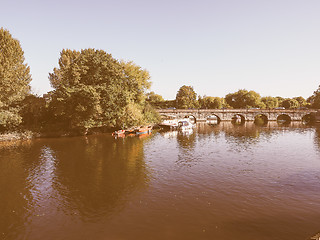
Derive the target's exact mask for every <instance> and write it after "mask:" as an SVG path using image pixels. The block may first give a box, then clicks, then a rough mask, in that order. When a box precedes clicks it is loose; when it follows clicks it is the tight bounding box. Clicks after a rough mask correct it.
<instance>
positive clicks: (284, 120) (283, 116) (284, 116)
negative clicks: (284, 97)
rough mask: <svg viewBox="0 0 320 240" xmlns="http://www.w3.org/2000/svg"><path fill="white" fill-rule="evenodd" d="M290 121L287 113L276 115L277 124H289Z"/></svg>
mask: <svg viewBox="0 0 320 240" xmlns="http://www.w3.org/2000/svg"><path fill="white" fill-rule="evenodd" d="M291 121H292V119H291V117H290V116H289V115H288V114H285V113H282V114H280V115H278V116H277V123H279V124H289V123H291Z"/></svg>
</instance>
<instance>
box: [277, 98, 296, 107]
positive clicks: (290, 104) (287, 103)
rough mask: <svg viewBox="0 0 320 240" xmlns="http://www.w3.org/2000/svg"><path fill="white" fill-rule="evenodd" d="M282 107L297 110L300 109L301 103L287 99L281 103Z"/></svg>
mask: <svg viewBox="0 0 320 240" xmlns="http://www.w3.org/2000/svg"><path fill="white" fill-rule="evenodd" d="M280 106H281V107H284V108H286V109H295V108H298V107H299V102H298V101H297V100H295V99H292V98H286V99H284V100H283V101H282V102H281V105H280Z"/></svg>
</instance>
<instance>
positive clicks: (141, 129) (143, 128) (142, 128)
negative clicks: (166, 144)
mask: <svg viewBox="0 0 320 240" xmlns="http://www.w3.org/2000/svg"><path fill="white" fill-rule="evenodd" d="M151 131H152V126H140V127H138V128H137V129H136V130H135V133H136V135H141V134H148V133H151Z"/></svg>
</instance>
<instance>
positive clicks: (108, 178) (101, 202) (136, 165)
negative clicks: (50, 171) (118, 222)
mask: <svg viewBox="0 0 320 240" xmlns="http://www.w3.org/2000/svg"><path fill="white" fill-rule="evenodd" d="M103 138H105V137H103V136H95V137H88V138H83V139H81V140H80V139H79V141H76V143H74V140H73V143H72V145H70V144H68V143H67V141H69V139H66V140H65V141H66V142H59V143H54V144H53V145H51V148H52V149H53V151H55V153H56V157H57V159H58V161H57V166H56V169H57V173H56V174H57V176H56V177H57V181H56V186H55V187H56V188H57V189H59V190H60V192H61V194H62V195H64V197H65V198H66V199H67V201H68V202H69V204H70V205H72V207H73V208H74V210H75V211H77V212H78V214H80V216H81V217H82V218H83V219H84V220H90V219H94V220H97V219H98V218H99V217H105V216H108V215H110V214H112V213H113V212H115V211H117V210H118V209H119V208H121V207H122V206H123V203H124V202H125V201H126V199H127V198H126V195H127V194H130V193H132V192H133V191H136V190H141V189H143V188H145V187H146V186H147V184H148V177H147V172H146V168H145V163H144V153H143V144H144V141H145V140H147V139H143V140H142V139H139V138H136V137H133V138H125V139H122V138H119V139H116V140H114V139H113V138H105V139H103ZM66 189H67V190H66Z"/></svg>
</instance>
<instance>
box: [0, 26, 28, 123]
mask: <svg viewBox="0 0 320 240" xmlns="http://www.w3.org/2000/svg"><path fill="white" fill-rule="evenodd" d="M24 61H25V59H24V52H23V51H22V48H21V46H20V42H19V41H18V40H17V39H14V38H13V37H12V36H11V34H10V33H9V31H8V30H5V29H3V28H0V127H1V126H2V128H10V127H14V126H17V125H19V124H20V123H21V117H20V115H19V113H18V109H17V104H18V103H19V102H20V101H22V100H23V99H24V98H25V96H26V95H27V94H28V93H29V92H30V85H29V83H30V81H31V75H30V68H29V67H28V65H27V64H26V63H24Z"/></svg>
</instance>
